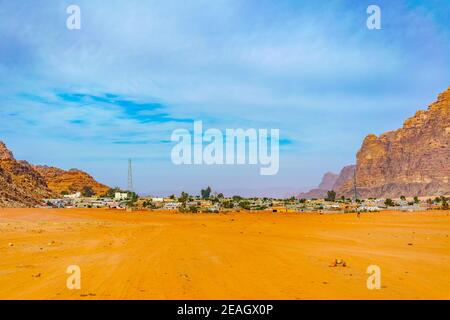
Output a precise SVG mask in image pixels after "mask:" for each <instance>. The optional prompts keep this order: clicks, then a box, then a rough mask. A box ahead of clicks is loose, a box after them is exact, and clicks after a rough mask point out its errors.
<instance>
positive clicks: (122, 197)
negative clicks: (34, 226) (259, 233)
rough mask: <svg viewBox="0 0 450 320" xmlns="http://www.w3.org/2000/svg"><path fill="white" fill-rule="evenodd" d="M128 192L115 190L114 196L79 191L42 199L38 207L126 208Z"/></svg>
mask: <svg viewBox="0 0 450 320" xmlns="http://www.w3.org/2000/svg"><path fill="white" fill-rule="evenodd" d="M127 205H128V193H126V192H116V193H115V194H114V197H111V198H109V197H83V196H82V195H81V192H76V193H74V194H68V195H64V196H63V197H62V198H57V199H44V200H43V202H42V204H41V205H40V206H39V207H43V208H49V207H50V208H110V209H126V208H127Z"/></svg>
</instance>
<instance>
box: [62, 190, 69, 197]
mask: <svg viewBox="0 0 450 320" xmlns="http://www.w3.org/2000/svg"><path fill="white" fill-rule="evenodd" d="M68 194H69V191H66V190H64V191H61V195H62V196H67V195H68Z"/></svg>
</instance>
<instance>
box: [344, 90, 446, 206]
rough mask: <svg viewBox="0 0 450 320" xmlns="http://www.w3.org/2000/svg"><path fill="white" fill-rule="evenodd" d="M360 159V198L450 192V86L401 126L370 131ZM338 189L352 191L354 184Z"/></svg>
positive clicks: (358, 163)
mask: <svg viewBox="0 0 450 320" xmlns="http://www.w3.org/2000/svg"><path fill="white" fill-rule="evenodd" d="M356 158H357V168H356V178H357V187H358V188H357V189H358V196H359V197H361V198H367V197H399V196H401V195H405V196H434V195H442V194H450V87H449V88H448V89H447V90H446V91H445V92H443V93H441V94H440V95H439V97H438V100H437V101H436V102H434V103H432V104H431V105H430V106H429V107H428V110H419V111H417V113H416V114H415V115H414V116H413V117H411V118H409V119H407V120H406V121H405V122H404V125H403V127H402V128H400V129H398V130H395V131H390V132H387V133H384V134H382V135H380V136H379V137H377V136H376V135H373V134H370V135H368V136H367V137H366V138H365V139H364V142H363V144H362V146H361V149H360V150H359V152H358V154H357V156H356ZM337 191H338V194H344V195H347V196H350V195H352V193H353V191H352V182H351V181H350V182H349V181H347V182H346V183H344V184H343V186H342V187H340V188H338V190H337Z"/></svg>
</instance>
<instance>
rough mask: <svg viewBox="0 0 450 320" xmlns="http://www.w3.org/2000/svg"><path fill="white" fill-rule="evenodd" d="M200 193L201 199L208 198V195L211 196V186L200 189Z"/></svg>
mask: <svg viewBox="0 0 450 320" xmlns="http://www.w3.org/2000/svg"><path fill="white" fill-rule="evenodd" d="M200 194H201V195H202V199H209V197H210V196H211V187H208V188H206V189H202V190H201V191H200Z"/></svg>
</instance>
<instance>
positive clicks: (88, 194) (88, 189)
mask: <svg viewBox="0 0 450 320" xmlns="http://www.w3.org/2000/svg"><path fill="white" fill-rule="evenodd" d="M81 195H82V196H83V197H86V198H90V197H92V196H93V195H95V192H94V190H93V189H92V187H89V186H84V187H83V189H82V190H81Z"/></svg>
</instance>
